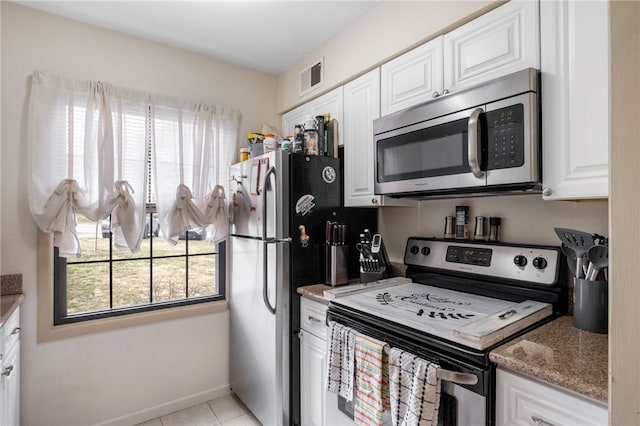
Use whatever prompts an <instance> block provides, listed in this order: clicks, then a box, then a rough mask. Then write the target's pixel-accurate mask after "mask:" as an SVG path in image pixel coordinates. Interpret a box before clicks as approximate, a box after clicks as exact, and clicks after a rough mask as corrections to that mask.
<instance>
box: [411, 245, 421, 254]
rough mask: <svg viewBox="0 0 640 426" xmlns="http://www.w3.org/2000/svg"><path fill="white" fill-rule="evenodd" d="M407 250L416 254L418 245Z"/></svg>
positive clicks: (418, 249) (418, 248)
mask: <svg viewBox="0 0 640 426" xmlns="http://www.w3.org/2000/svg"><path fill="white" fill-rule="evenodd" d="M409 251H410V252H411V254H418V253H420V247H418V246H411V248H410V249H409Z"/></svg>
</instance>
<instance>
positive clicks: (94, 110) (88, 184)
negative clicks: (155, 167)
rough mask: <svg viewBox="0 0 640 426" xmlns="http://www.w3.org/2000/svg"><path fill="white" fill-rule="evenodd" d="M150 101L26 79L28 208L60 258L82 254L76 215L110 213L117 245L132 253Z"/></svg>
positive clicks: (89, 86) (45, 77)
mask: <svg viewBox="0 0 640 426" xmlns="http://www.w3.org/2000/svg"><path fill="white" fill-rule="evenodd" d="M148 99H149V97H148V95H145V94H144V93H141V92H136V91H133V90H127V89H121V88H116V87H113V86H110V85H108V84H105V83H101V82H78V81H72V80H69V79H65V78H61V77H57V76H53V75H49V74H44V73H40V72H36V73H34V74H33V76H32V79H31V98H30V103H29V125H28V129H29V130H28V132H29V135H28V139H29V151H30V158H31V161H30V165H31V182H30V189H29V205H30V208H31V212H32V215H33V217H34V219H35V221H36V223H37V224H38V227H39V228H40V229H41V230H43V231H45V232H50V233H53V234H54V245H55V246H57V247H58V248H59V254H60V256H63V257H78V256H80V254H81V253H80V244H79V241H78V237H77V234H76V213H80V214H82V215H84V216H85V217H87V218H88V219H90V220H92V221H99V220H101V219H103V218H105V217H107V216H108V215H109V214H110V213H111V212H112V211H114V209H115V213H116V216H115V218H116V219H115V220H114V221H113V222H114V224H115V227H114V233H115V234H116V243H117V244H118V245H120V246H121V247H127V248H128V249H130V250H132V251H137V250H138V249H139V247H140V242H141V240H142V232H143V230H144V229H143V224H144V195H145V191H144V188H145V182H146V173H145V167H146V161H145V152H146V149H147V146H146V144H147V139H146V130H145V129H146V123H145V117H146V116H147V114H146V111H147V110H148Z"/></svg>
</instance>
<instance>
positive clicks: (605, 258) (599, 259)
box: [587, 246, 609, 281]
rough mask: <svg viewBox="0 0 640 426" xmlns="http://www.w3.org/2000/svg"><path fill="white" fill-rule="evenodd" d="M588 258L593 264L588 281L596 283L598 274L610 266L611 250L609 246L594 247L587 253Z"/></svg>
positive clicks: (588, 273)
mask: <svg viewBox="0 0 640 426" xmlns="http://www.w3.org/2000/svg"><path fill="white" fill-rule="evenodd" d="M587 256H588V257H589V261H590V262H591V263H590V264H589V269H588V270H587V280H589V281H595V280H596V277H597V276H598V272H599V271H600V270H601V269H602V268H606V267H608V266H609V248H608V247H607V246H593V247H591V248H590V249H589V251H588V252H587Z"/></svg>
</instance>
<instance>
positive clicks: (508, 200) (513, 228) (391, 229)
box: [378, 194, 608, 262]
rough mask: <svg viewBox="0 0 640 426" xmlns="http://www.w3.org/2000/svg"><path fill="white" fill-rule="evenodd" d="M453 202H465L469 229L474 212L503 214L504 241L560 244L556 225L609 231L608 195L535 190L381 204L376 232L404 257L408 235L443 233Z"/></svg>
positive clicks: (393, 254) (452, 213)
mask: <svg viewBox="0 0 640 426" xmlns="http://www.w3.org/2000/svg"><path fill="white" fill-rule="evenodd" d="M456 206H469V225H468V230H469V233H470V234H473V230H474V223H475V219H474V218H475V216H485V217H489V216H497V217H501V218H502V224H501V229H500V241H503V242H507V243H527V244H543V245H555V246H558V245H560V241H559V240H558V237H557V236H556V234H555V232H554V230H553V228H554V227H556V226H558V227H564V228H574V229H580V230H584V231H588V232H596V233H598V234H601V235H608V229H607V227H608V212H607V209H608V206H607V200H594V201H544V200H543V199H542V196H541V195H539V194H538V195H534V194H531V195H509V196H500V197H480V198H461V199H450V200H428V201H421V202H420V203H419V205H418V206H416V207H384V208H381V209H379V215H378V217H379V222H380V233H381V234H382V236H383V237H384V240H385V246H386V247H387V249H388V250H389V257H390V258H391V259H392V260H394V261H397V262H402V261H403V258H404V249H405V245H406V243H407V238H408V237H410V236H421V237H442V233H443V231H444V221H445V219H444V218H445V216H455V210H456Z"/></svg>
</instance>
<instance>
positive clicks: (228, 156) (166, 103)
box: [152, 98, 240, 244]
mask: <svg viewBox="0 0 640 426" xmlns="http://www.w3.org/2000/svg"><path fill="white" fill-rule="evenodd" d="M152 104H153V107H152V121H153V129H154V133H153V137H152V139H153V162H152V163H153V164H154V177H153V180H154V182H155V189H156V196H157V200H156V203H157V209H158V218H159V221H160V228H161V230H162V233H163V235H164V237H165V239H166V240H167V241H169V242H170V243H173V244H175V243H176V242H177V240H178V238H179V236H180V235H182V234H184V233H185V232H186V231H187V230H189V229H192V228H205V227H207V226H208V225H210V224H211V225H213V226H212V228H213V231H212V232H211V234H210V240H211V241H212V242H218V241H221V240H223V239H224V238H226V236H227V235H228V226H229V222H228V218H227V201H226V197H225V189H227V190H228V182H227V181H228V176H227V171H228V168H229V166H230V165H231V164H232V162H233V160H234V159H235V152H236V151H237V147H238V129H239V124H240V114H239V112H238V111H237V110H234V109H229V108H223V107H217V106H211V105H205V104H202V103H177V102H172V101H171V100H169V99H166V98H154V99H153V101H152Z"/></svg>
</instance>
